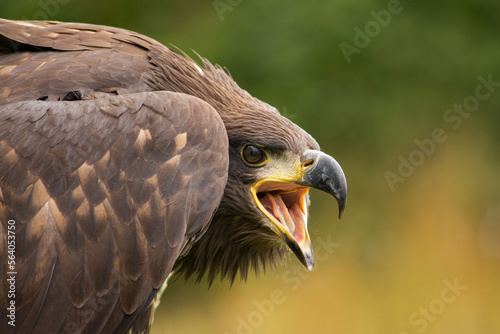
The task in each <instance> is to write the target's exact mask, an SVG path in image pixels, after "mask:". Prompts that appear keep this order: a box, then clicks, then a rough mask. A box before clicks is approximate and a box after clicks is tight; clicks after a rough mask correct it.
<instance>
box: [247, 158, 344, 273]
mask: <svg viewBox="0 0 500 334" xmlns="http://www.w3.org/2000/svg"><path fill="white" fill-rule="evenodd" d="M285 169H286V168H285ZM288 169H289V168H288ZM286 174H290V175H286ZM309 188H315V189H319V190H322V191H325V192H327V193H329V194H331V195H332V196H334V197H335V198H336V200H337V203H338V208H339V218H340V217H341V216H342V213H343V212H344V209H345V206H346V201H347V183H346V179H345V176H344V172H343V171H342V168H341V167H340V165H339V164H338V162H337V161H336V160H335V159H333V158H332V157H331V156H329V155H327V154H325V153H323V152H320V151H315V150H308V151H306V152H304V153H303V154H302V156H301V158H300V163H298V164H297V166H295V168H293V170H292V171H289V173H285V175H283V173H281V174H280V175H278V176H273V175H270V176H269V177H266V178H264V179H262V180H261V181H259V182H257V183H256V184H255V185H254V186H252V187H251V192H252V195H253V198H254V201H255V203H256V204H257V206H258V208H259V209H260V210H261V211H262V212H263V213H264V215H266V216H267V218H268V219H269V220H270V222H271V226H270V227H271V229H272V230H273V231H274V232H275V233H276V234H278V235H279V236H280V237H281V238H282V239H283V240H284V241H285V243H286V244H287V245H288V247H289V248H290V249H291V250H292V252H293V253H294V254H295V255H296V256H297V258H298V259H299V260H300V262H302V264H303V265H304V266H305V267H307V268H308V269H309V270H312V269H313V266H314V253H313V248H312V243H311V240H310V238H309V233H308V231H307V217H308V204H309V194H308V192H309Z"/></svg>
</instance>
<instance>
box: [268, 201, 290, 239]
mask: <svg viewBox="0 0 500 334" xmlns="http://www.w3.org/2000/svg"><path fill="white" fill-rule="evenodd" d="M266 197H267V199H268V200H269V203H271V207H272V211H273V215H274V217H275V218H276V219H278V220H279V222H280V223H281V225H283V226H285V227H287V228H288V231H290V234H292V235H293V234H294V232H295V224H294V222H293V220H292V217H290V213H289V212H288V208H287V207H286V205H285V203H284V202H283V199H282V198H281V196H280V195H271V194H270V193H266Z"/></svg>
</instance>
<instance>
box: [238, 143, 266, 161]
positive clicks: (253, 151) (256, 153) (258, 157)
mask: <svg viewBox="0 0 500 334" xmlns="http://www.w3.org/2000/svg"><path fill="white" fill-rule="evenodd" d="M241 155H242V156H243V159H244V160H245V162H246V163H248V164H250V165H258V164H261V163H263V162H264V161H266V160H267V155H266V153H265V152H264V151H263V150H262V149H261V148H260V147H257V146H255V145H246V146H245V147H243V150H242V151H241Z"/></svg>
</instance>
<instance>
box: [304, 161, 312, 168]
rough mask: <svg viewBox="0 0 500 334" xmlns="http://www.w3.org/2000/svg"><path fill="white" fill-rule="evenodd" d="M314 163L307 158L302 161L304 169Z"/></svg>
mask: <svg viewBox="0 0 500 334" xmlns="http://www.w3.org/2000/svg"><path fill="white" fill-rule="evenodd" d="M313 164H314V160H312V159H311V160H309V161H306V162H305V163H304V169H306V168H309V167H311V166H312V165H313Z"/></svg>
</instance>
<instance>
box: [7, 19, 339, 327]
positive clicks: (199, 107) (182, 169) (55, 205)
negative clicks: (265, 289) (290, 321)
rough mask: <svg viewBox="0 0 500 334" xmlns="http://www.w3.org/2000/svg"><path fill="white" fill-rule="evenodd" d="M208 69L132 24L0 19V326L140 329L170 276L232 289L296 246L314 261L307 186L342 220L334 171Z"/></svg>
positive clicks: (267, 111) (283, 122) (275, 115)
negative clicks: (219, 282)
mask: <svg viewBox="0 0 500 334" xmlns="http://www.w3.org/2000/svg"><path fill="white" fill-rule="evenodd" d="M202 63H203V64H202V66H200V65H198V64H197V63H196V62H194V61H193V60H191V59H190V58H189V57H187V56H186V55H182V54H178V53H176V52H174V51H172V50H170V49H169V48H167V47H165V46H163V45H162V44H160V43H158V42H156V41H155V40H153V39H150V38H148V37H146V36H143V35H140V34H137V33H134V32H130V31H127V30H123V29H118V28H112V27H105V26H96V25H88V24H76V23H60V22H38V21H37V22H35V21H9V20H0V223H1V224H0V259H1V261H2V262H1V267H0V273H1V274H0V277H2V280H1V281H0V288H1V290H0V319H1V320H0V333H126V332H132V333H144V332H148V331H149V327H150V325H151V322H152V319H153V312H154V305H155V299H156V298H157V295H158V291H159V290H160V289H161V287H162V285H164V283H165V282H166V279H167V277H168V276H169V275H170V274H171V273H172V272H174V270H175V271H176V272H178V273H179V274H180V275H185V276H186V277H189V276H191V275H194V276H196V277H197V278H198V280H199V279H201V278H202V277H204V276H206V277H207V278H208V280H209V282H210V283H211V282H212V281H213V280H214V279H215V278H216V277H218V276H220V277H221V278H227V279H229V280H230V281H233V280H234V279H235V277H236V276H237V274H238V273H239V274H240V275H241V276H242V277H243V278H245V277H246V276H247V274H248V271H249V270H250V269H255V270H258V268H259V267H260V266H262V265H264V266H266V265H268V264H270V265H272V264H274V263H275V262H276V261H278V260H280V259H281V258H282V257H283V256H284V255H286V254H287V253H288V252H289V250H291V251H292V252H293V253H294V254H295V255H296V256H297V257H298V258H299V260H300V261H301V262H302V263H304V265H306V266H308V267H309V268H312V264H313V255H312V248H311V244H310V241H309V235H308V233H307V228H306V227H307V226H306V222H307V206H308V195H307V191H308V189H309V188H317V189H320V190H324V191H326V192H329V193H330V194H332V195H333V196H335V198H336V199H337V201H338V203H339V208H340V210H341V211H342V210H343V207H344V206H345V198H346V191H347V190H346V189H347V188H346V184H345V177H344V175H343V172H342V170H341V168H340V166H339V165H338V164H337V163H336V161H335V160H334V159H333V158H331V157H330V156H327V155H326V154H324V153H322V152H320V151H319V146H318V144H317V143H316V142H315V141H314V139H313V138H312V137H311V136H310V135H309V134H307V133H306V132H305V131H303V130H302V129H300V128H299V127H298V126H297V125H295V124H293V123H292V122H290V121H289V120H287V119H286V118H284V117H282V116H281V115H280V114H279V112H277V110H276V109H274V108H273V107H271V106H269V105H268V104H266V103H264V102H261V101H259V100H257V99H255V98H253V97H252V96H251V95H250V94H248V93H247V92H246V91H244V90H242V89H241V88H239V87H238V86H237V84H236V83H235V82H234V81H233V80H232V78H231V77H230V76H229V75H228V74H227V73H226V72H224V71H223V70H222V69H221V68H220V67H217V66H213V65H212V64H210V63H209V62H208V61H207V60H205V59H202ZM9 231H10V232H9ZM10 244H14V245H15V252H10V253H9V249H11V248H12V247H11V248H9V245H10ZM9 255H10V257H9ZM9 259H10V260H11V262H9ZM10 275H13V276H15V298H11V297H9V291H10V289H11V287H10V284H9V281H7V279H6V278H7V277H10ZM12 300H13V301H14V303H15V327H14V326H11V325H9V324H8V322H7V321H6V319H8V318H7V316H8V315H9V312H10V311H9V309H8V307H9V306H10V304H11V303H12Z"/></svg>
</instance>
